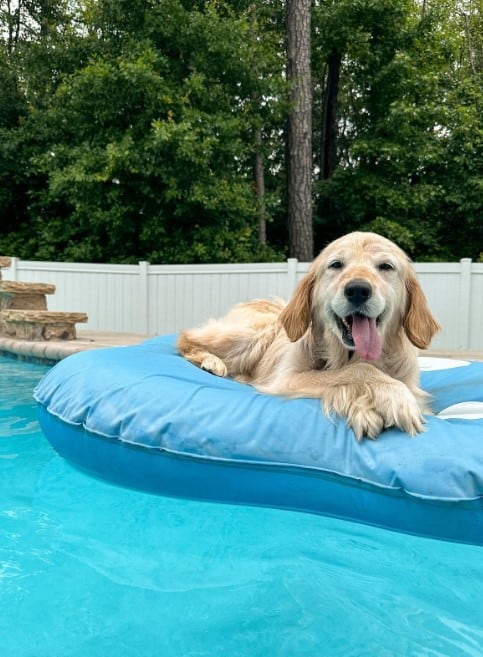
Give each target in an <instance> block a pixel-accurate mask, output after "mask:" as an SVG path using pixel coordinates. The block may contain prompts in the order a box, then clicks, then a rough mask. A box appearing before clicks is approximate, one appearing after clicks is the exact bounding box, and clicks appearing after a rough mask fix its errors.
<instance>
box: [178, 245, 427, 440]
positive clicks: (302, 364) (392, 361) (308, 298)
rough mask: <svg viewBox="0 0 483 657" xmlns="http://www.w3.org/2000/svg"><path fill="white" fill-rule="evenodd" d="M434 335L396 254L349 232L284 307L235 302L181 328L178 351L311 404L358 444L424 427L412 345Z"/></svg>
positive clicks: (407, 267)
mask: <svg viewBox="0 0 483 657" xmlns="http://www.w3.org/2000/svg"><path fill="white" fill-rule="evenodd" d="M358 323H360V324H362V329H359V330H358V329H357V327H356V324H358ZM438 330H439V325H438V323H437V322H436V320H435V319H434V317H433V316H432V314H431V312H430V311H429V309H428V306H427V303H426V299H425V297H424V294H423V292H422V290H421V287H420V285H419V283H418V281H417V279H416V275H415V273H414V270H413V268H412V266H411V263H410V261H409V259H408V257H407V256H406V255H405V253H404V252H403V251H402V250H401V249H400V248H399V247H398V246H396V245H395V244H394V243H393V242H391V241H389V240H387V239H386V238H383V237H381V236H379V235H376V234H374V233H362V232H357V233H350V234H348V235H345V236H344V237H341V238H339V239H338V240H336V241H334V242H332V243H331V244H329V245H328V246H327V247H326V248H325V249H324V250H323V251H322V252H321V253H320V254H319V256H318V257H317V258H316V259H315V260H314V262H313V263H312V265H311V267H310V270H309V272H308V273H307V275H306V276H305V277H304V278H303V279H302V280H301V281H300V283H299V285H298V287H297V289H296V290H295V293H294V295H293V297H292V299H291V300H290V302H289V303H288V304H285V303H284V302H282V301H281V300H273V301H252V302H250V303H242V304H239V305H237V306H235V307H234V308H233V309H232V310H230V312H229V313H228V314H227V315H226V316H225V317H223V318H222V319H219V320H210V321H209V322H208V323H207V324H205V325H204V326H201V327H200V328H195V329H190V330H186V331H183V332H182V333H181V335H180V336H179V339H178V343H177V346H178V350H179V352H180V354H181V355H183V356H184V357H185V358H186V359H187V360H189V361H190V362H192V363H194V364H195V365H197V366H198V367H201V368H203V369H205V370H208V371H209V372H212V373H213V374H216V375H218V376H227V377H231V378H234V379H236V380H238V381H241V382H244V383H249V384H251V385H253V386H255V387H256V388H257V389H258V390H260V391H262V392H266V393H270V394H275V395H286V396H290V397H316V398H320V399H321V400H322V404H323V408H324V410H325V412H326V413H327V414H330V413H332V412H335V413H337V414H338V415H340V416H343V417H345V418H346V419H347V423H348V425H349V426H350V427H352V429H353V430H354V432H355V434H356V436H357V438H359V439H360V438H362V437H363V436H368V437H370V438H375V437H376V436H377V435H378V434H379V433H380V432H381V431H382V430H383V429H384V428H385V427H391V426H396V427H399V428H400V429H401V430H403V431H406V432H407V433H408V434H410V435H414V434H416V433H418V432H420V431H422V430H423V423H424V419H423V415H422V413H423V412H427V411H428V407H427V395H426V393H424V392H423V391H422V390H420V389H419V387H418V380H419V374H418V365H417V348H420V349H426V348H427V347H428V346H429V343H430V341H431V338H432V337H433V335H434V334H435V332H436V331H438ZM360 331H362V337H358V335H359V332H360ZM356 336H357V339H356Z"/></svg>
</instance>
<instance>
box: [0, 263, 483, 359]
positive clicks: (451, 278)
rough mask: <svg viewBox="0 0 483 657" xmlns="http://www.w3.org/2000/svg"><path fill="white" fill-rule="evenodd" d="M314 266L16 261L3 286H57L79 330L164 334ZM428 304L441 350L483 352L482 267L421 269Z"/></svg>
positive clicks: (262, 294)
mask: <svg viewBox="0 0 483 657" xmlns="http://www.w3.org/2000/svg"><path fill="white" fill-rule="evenodd" d="M308 267H309V265H308V264H307V263H300V262H298V261H297V260H295V259H288V260H287V261H286V262H280V263H256V264H236V265H231V264H230V265H150V264H149V263H147V262H140V263H139V264H138V265H106V264H79V263H54V262H33V261H26V260H19V259H17V258H12V263H11V266H10V267H9V268H5V269H3V270H2V277H3V279H4V280H16V281H30V282H37V283H53V284H54V285H55V286H56V292H55V294H54V295H51V296H49V297H48V299H47V303H48V308H49V310H62V311H70V312H86V313H87V315H88V317H89V322H88V323H87V324H83V325H80V326H79V329H80V330H84V329H85V330H90V331H115V332H120V333H142V334H146V335H159V334H163V333H176V332H178V331H179V330H180V329H182V328H184V327H189V326H196V325H198V324H200V323H202V322H203V321H205V320H206V319H208V318H209V317H217V316H220V315H222V314H224V313H225V312H226V311H227V310H228V309H229V308H230V306H232V305H233V304H235V303H238V302H240V301H248V300H250V299H255V298H270V297H274V296H280V297H282V298H284V299H288V298H289V297H290V295H291V293H292V292H293V290H294V287H295V285H296V283H297V281H298V280H300V278H302V276H303V275H304V274H305V273H306V271H307V270H308ZM415 269H416V272H417V274H418V277H419V280H420V282H421V285H422V287H423V289H424V292H425V294H426V296H427V298H428V301H429V305H430V307H431V309H432V311H433V313H434V315H435V316H436V318H437V319H438V321H439V322H440V324H441V325H442V326H443V330H442V332H441V333H440V334H439V335H438V336H437V337H436V338H435V339H434V341H433V344H432V346H433V347H434V348H437V349H476V350H483V264H478V263H473V262H472V261H471V260H469V259H466V258H465V259H462V260H461V261H460V262H456V263H424V264H416V265H415Z"/></svg>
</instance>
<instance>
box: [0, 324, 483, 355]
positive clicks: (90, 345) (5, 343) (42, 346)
mask: <svg viewBox="0 0 483 657" xmlns="http://www.w3.org/2000/svg"><path fill="white" fill-rule="evenodd" d="M152 337H154V336H152V335H144V334H141V333H114V332H107V331H106V332H100V331H78V332H77V338H76V339H75V340H45V341H44V340H41V341H32V340H20V339H15V338H9V337H7V336H0V355H1V354H2V353H5V354H8V355H11V356H14V357H17V358H19V359H22V360H35V361H45V362H46V363H56V362H58V361H59V360H62V359H63V358H66V357H67V356H71V355H72V354H76V353H78V352H80V351H86V350H88V349H105V348H110V347H114V348H115V347H128V346H131V345H135V344H139V343H141V342H144V340H148V339H149V338H152ZM420 355H421V356H431V357H435V358H458V359H462V360H478V361H483V351H477V350H467V349H465V350H462V349H430V350H428V351H421V352H420Z"/></svg>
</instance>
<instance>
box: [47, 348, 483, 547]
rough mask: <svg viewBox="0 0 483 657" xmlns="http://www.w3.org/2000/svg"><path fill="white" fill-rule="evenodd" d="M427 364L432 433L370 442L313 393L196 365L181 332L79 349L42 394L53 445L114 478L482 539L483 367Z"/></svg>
mask: <svg viewBox="0 0 483 657" xmlns="http://www.w3.org/2000/svg"><path fill="white" fill-rule="evenodd" d="M420 365H421V369H422V372H421V380H422V381H421V383H422V387H423V388H425V389H426V390H428V391H429V392H430V393H431V394H432V395H433V397H434V403H433V408H434V411H435V415H434V416H432V417H429V418H428V420H427V425H426V426H427V430H426V432H425V433H423V434H420V435H418V436H416V437H414V438H410V437H409V436H407V435H406V434H404V433H402V432H401V431H399V430H397V429H389V430H387V431H384V432H383V433H382V434H381V435H380V437H379V438H378V439H377V440H375V441H371V440H364V441H362V442H361V443H358V442H357V441H356V439H355V437H354V435H353V433H352V431H351V430H350V429H348V428H347V426H346V424H345V422H344V420H343V419H342V418H327V417H325V416H324V414H323V412H322V410H321V406H320V403H319V401H318V400H316V399H291V400H289V399H284V398H281V397H274V396H268V395H264V394H261V393H259V392H258V391H256V390H255V389H254V388H252V387H250V386H247V385H243V384H240V383H237V382H235V381H232V380H228V379H223V378H219V377H216V376H213V375H211V374H209V373H207V372H204V371H202V370H200V369H198V368H196V367H195V366H193V365H191V364H190V363H188V362H187V361H186V360H184V359H183V358H182V357H180V356H179V355H178V354H177V353H176V350H175V337H174V336H163V337H158V338H154V339H151V340H147V341H146V342H144V343H142V344H140V345H136V346H134V347H119V348H113V349H99V350H92V351H85V352H81V353H78V354H75V355H73V356H70V357H69V358H66V359H64V360H62V361H61V362H59V363H58V364H57V365H55V367H53V368H52V369H51V370H49V372H48V373H47V374H46V375H45V377H44V378H43V379H42V381H41V382H40V383H39V384H38V386H37V388H36V390H35V393H34V396H35V399H36V400H37V402H38V405H39V420H40V424H41V427H42V429H43V431H44V433H45V435H46V436H47V438H48V440H49V441H50V443H51V444H52V445H53V447H54V448H55V449H56V450H57V452H58V453H59V454H60V455H61V456H63V457H64V458H66V459H67V460H68V461H70V462H71V463H72V464H73V465H75V466H76V467H78V468H81V469H82V470H84V471H86V472H87V473H90V474H91V475H94V476H96V477H100V478H103V479H106V480H108V481H110V482H113V483H116V484H120V485H123V486H126V487H133V488H137V489H141V490H144V491H148V492H151V493H158V494H163V495H171V496H180V497H184V498H192V499H199V500H211V501H218V502H230V503H236V504H250V505H260V506H270V507H276V508H282V509H292V510H299V511H306V512H312V513H318V514H324V515H329V516H334V517H338V518H344V519H350V520H354V521H358V522H363V523H368V524H372V525H377V526H380V527H386V528H389V529H393V530H398V531H401V532H409V533H414V534H420V535H424V536H430V537H434V538H440V539H445V540H455V541H461V542H468V543H473V544H480V545H483V497H482V494H483V363H476V362H473V363H470V362H467V361H453V360H445V359H432V358H431V359H427V358H422V359H420Z"/></svg>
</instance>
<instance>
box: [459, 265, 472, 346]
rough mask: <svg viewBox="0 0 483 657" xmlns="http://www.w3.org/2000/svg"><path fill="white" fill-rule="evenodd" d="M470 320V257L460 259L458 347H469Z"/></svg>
mask: <svg viewBox="0 0 483 657" xmlns="http://www.w3.org/2000/svg"><path fill="white" fill-rule="evenodd" d="M470 322H471V258H461V260H460V285H459V307H458V347H459V349H469V346H470Z"/></svg>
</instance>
